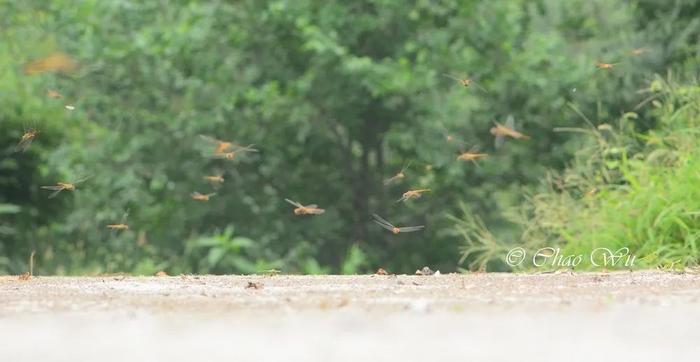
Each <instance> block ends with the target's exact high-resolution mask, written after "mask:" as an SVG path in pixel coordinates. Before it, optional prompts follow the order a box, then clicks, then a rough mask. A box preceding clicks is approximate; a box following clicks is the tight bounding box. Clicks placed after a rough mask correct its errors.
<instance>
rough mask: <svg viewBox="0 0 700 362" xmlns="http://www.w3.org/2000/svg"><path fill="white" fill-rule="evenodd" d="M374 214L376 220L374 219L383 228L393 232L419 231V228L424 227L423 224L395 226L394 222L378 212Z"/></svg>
mask: <svg viewBox="0 0 700 362" xmlns="http://www.w3.org/2000/svg"><path fill="white" fill-rule="evenodd" d="M372 216H373V217H374V220H372V221H374V222H375V223H377V225H379V226H381V227H382V228H384V229H386V230H389V231H391V233H392V234H400V233H410V232H413V231H418V230H421V229H423V228H424V226H423V225H419V226H404V227H397V226H394V225H393V224H392V223H390V222H388V221H386V220H384V219H383V218H382V217H381V216H379V215H377V214H374V215H372Z"/></svg>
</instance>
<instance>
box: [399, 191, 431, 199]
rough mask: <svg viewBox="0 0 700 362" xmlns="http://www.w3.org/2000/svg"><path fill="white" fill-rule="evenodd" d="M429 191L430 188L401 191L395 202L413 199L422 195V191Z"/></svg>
mask: <svg viewBox="0 0 700 362" xmlns="http://www.w3.org/2000/svg"><path fill="white" fill-rule="evenodd" d="M426 192H430V189H418V190H408V191H406V192H404V193H403V195H402V196H401V198H400V199H398V200H397V201H396V202H405V201H408V200H413V199H417V198H420V197H421V196H423V193H426Z"/></svg>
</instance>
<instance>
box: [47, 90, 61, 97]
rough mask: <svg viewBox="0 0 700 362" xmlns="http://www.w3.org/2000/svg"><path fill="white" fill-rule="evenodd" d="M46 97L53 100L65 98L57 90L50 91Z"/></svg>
mask: <svg viewBox="0 0 700 362" xmlns="http://www.w3.org/2000/svg"><path fill="white" fill-rule="evenodd" d="M46 96H47V97H49V98H53V99H61V98H63V96H62V95H61V93H59V92H58V91H57V90H53V89H49V90H47V91H46Z"/></svg>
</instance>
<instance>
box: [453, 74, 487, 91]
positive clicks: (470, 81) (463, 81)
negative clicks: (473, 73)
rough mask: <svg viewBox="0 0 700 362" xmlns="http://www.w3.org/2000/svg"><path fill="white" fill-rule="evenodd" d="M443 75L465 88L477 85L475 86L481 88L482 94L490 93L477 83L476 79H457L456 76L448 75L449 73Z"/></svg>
mask: <svg viewBox="0 0 700 362" xmlns="http://www.w3.org/2000/svg"><path fill="white" fill-rule="evenodd" d="M442 75H443V76H445V77H447V78H450V79H453V80H456V81H457V82H459V84H461V85H462V86H463V87H464V88H469V87H470V86H472V85H475V86H476V87H477V88H479V89H480V90H481V91H482V92H484V93H488V91H487V90H486V89H484V87H482V86H480V85H479V83H477V82H476V81H474V79H472V78H469V77H456V76H454V75H451V74H447V73H443V74H442Z"/></svg>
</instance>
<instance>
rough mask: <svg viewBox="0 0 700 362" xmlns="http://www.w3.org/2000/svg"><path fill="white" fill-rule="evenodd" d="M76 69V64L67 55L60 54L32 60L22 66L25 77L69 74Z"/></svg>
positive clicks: (56, 53) (55, 53)
mask: <svg viewBox="0 0 700 362" xmlns="http://www.w3.org/2000/svg"><path fill="white" fill-rule="evenodd" d="M77 67H78V62H76V61H75V60H74V59H73V58H71V57H70V56H69V55H67V54H65V53H61V52H54V53H51V54H49V55H48V56H46V57H44V58H41V59H37V60H33V61H31V62H28V63H27V64H25V65H24V73H25V74H27V75H35V74H41V73H45V72H63V73H70V72H72V71H74V70H75V69H76V68H77Z"/></svg>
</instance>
